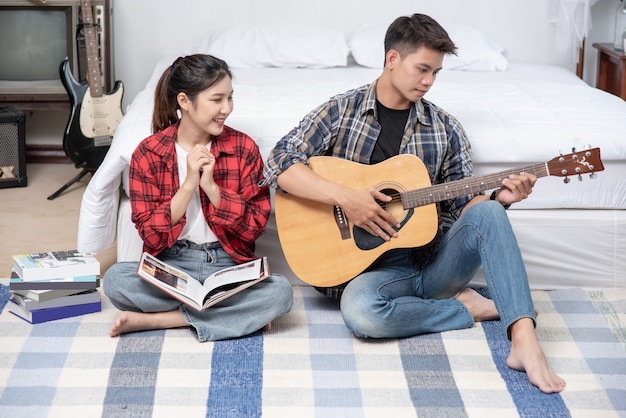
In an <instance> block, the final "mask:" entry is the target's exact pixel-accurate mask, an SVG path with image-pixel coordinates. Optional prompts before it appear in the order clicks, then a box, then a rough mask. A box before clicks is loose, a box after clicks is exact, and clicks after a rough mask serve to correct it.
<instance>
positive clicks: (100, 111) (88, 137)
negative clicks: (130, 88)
mask: <svg viewBox="0 0 626 418" xmlns="http://www.w3.org/2000/svg"><path fill="white" fill-rule="evenodd" d="M59 73H60V76H61V82H62V83H63V86H65V89H66V90H67V93H68V94H69V96H70V101H71V106H72V109H71V113H70V118H69V120H68V123H67V126H66V129H65V133H64V135H63V148H64V150H65V153H66V155H67V156H68V158H69V159H70V160H71V161H72V162H73V163H74V164H75V165H76V166H82V167H85V168H89V169H93V170H95V169H97V168H98V167H99V166H100V164H101V163H102V161H103V160H104V157H105V155H106V153H107V151H108V150H109V148H110V145H111V141H112V139H113V134H114V132H115V128H116V127H117V125H118V124H119V122H120V121H121V120H122V117H123V113H122V107H121V104H122V96H123V94H124V88H123V85H122V83H121V82H120V81H116V82H115V86H114V89H113V91H112V92H111V93H110V94H104V95H102V96H101V97H92V96H91V92H90V88H89V85H88V83H87V82H84V83H80V82H78V81H77V80H76V79H75V78H74V76H73V75H72V71H71V69H70V64H69V61H68V60H67V59H65V60H64V61H63V62H62V63H61V67H60V69H59Z"/></svg>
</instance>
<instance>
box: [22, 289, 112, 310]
mask: <svg viewBox="0 0 626 418" xmlns="http://www.w3.org/2000/svg"><path fill="white" fill-rule="evenodd" d="M11 300H13V301H14V302H15V303H17V304H18V305H20V306H21V307H22V308H24V309H26V310H27V311H36V310H39V309H49V308H58V307H60V306H72V305H82V304H85V303H94V302H100V300H101V299H100V292H98V291H97V290H87V291H85V292H81V293H76V294H74V295H69V296H61V297H59V298H55V299H50V300H46V301H43V302H40V301H36V300H33V299H29V298H25V297H24V296H22V295H20V294H18V293H13V296H12V297H11Z"/></svg>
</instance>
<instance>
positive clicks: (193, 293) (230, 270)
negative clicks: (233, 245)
mask: <svg viewBox="0 0 626 418" xmlns="http://www.w3.org/2000/svg"><path fill="white" fill-rule="evenodd" d="M137 274H138V275H139V277H141V278H142V279H143V280H145V281H147V282H148V283H150V284H152V285H154V286H156V287H158V288H159V289H161V290H163V291H164V292H166V293H168V294H169V295H170V296H172V297H174V298H176V299H178V300H180V301H181V302H183V303H185V304H187V305H189V306H191V307H192V308H194V309H196V310H198V311H201V310H203V309H206V308H208V307H209V306H212V305H215V304H216V303H218V302H221V301H222V300H224V299H226V298H228V297H230V296H232V295H234V294H236V293H239V292H241V291H242V290H244V289H247V288H248V287H250V286H252V285H254V284H256V283H258V282H260V281H261V280H263V279H265V278H267V277H269V275H270V271H269V266H268V264H267V257H263V258H257V259H256V260H252V261H249V262H247V263H244V264H238V265H236V266H232V267H227V268H225V269H222V270H219V271H216V272H215V273H213V274H211V275H210V276H209V277H207V278H206V280H205V281H204V284H202V283H200V282H199V281H197V280H196V279H194V278H193V277H191V276H189V275H188V274H187V273H185V272H184V271H182V270H178V269H176V268H174V267H172V266H170V265H169V264H166V263H164V262H163V261H161V260H159V259H158V258H156V257H154V256H152V255H150V254H148V253H146V252H144V253H143V254H142V256H141V259H140V260H139V268H138V269H137Z"/></svg>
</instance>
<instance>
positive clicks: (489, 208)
mask: <svg viewBox="0 0 626 418" xmlns="http://www.w3.org/2000/svg"><path fill="white" fill-rule="evenodd" d="M399 233H402V231H400V232H399ZM481 264H482V266H483V270H484V273H485V278H486V282H487V286H488V289H489V292H490V295H491V297H492V299H493V300H494V302H495V305H496V308H497V310H498V313H499V314H500V319H501V321H502V324H503V325H504V326H505V327H506V329H507V330H508V329H509V326H510V325H511V324H512V323H514V322H515V321H517V320H518V319H521V318H524V317H530V318H532V319H533V320H534V319H535V314H534V307H533V303H532V299H531V296H530V289H529V287H528V277H527V275H526V269H525V267H524V263H523V260H522V257H521V253H520V250H519V247H518V245H517V241H516V239H515V236H514V234H513V229H512V228H511V224H510V223H509V219H508V217H507V215H506V212H505V211H504V208H503V207H502V205H500V203H498V202H493V201H487V202H481V203H478V204H475V205H473V206H471V207H469V208H467V210H466V211H465V212H464V213H463V215H461V217H460V218H459V219H458V220H457V221H456V222H455V223H454V225H453V226H452V228H450V230H448V231H447V232H446V233H445V234H444V235H443V237H442V239H441V240H440V242H439V243H438V245H437V248H436V250H435V253H434V255H433V256H432V257H431V259H430V260H429V261H428V262H427V263H426V264H425V265H424V266H420V265H419V264H418V263H416V261H415V257H414V251H413V250H410V249H400V250H392V251H390V252H389V253H386V254H385V255H384V256H383V257H382V258H381V259H380V260H379V261H378V262H377V263H376V264H375V265H374V266H373V267H372V268H371V269H368V270H367V271H366V272H364V273H362V274H360V275H359V276H357V277H356V278H355V279H353V280H352V281H351V282H350V283H348V285H347V286H346V288H345V289H344V291H343V295H342V297H341V313H342V315H343V319H344V321H345V323H346V325H347V326H348V328H350V329H351V330H352V332H354V334H355V335H357V336H359V337H371V338H394V337H407V336H413V335H419V334H425V333H431V332H441V331H448V330H453V329H461V328H469V327H471V326H473V324H474V319H473V317H472V315H471V314H470V313H469V311H468V310H467V308H466V307H465V305H463V304H462V303H461V302H459V301H457V300H455V299H454V296H455V295H456V294H457V293H458V292H460V291H461V290H462V289H463V288H465V287H467V284H468V283H469V282H470V280H471V279H472V277H473V276H474V274H475V273H476V271H477V270H478V268H479V267H480V265H481Z"/></svg>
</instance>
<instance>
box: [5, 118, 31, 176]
mask: <svg viewBox="0 0 626 418" xmlns="http://www.w3.org/2000/svg"><path fill="white" fill-rule="evenodd" d="M24 120H25V118H24V113H23V112H22V111H20V110H18V109H16V108H15V107H13V106H4V107H1V106H0V188H4V187H18V186H26V183H27V180H26V139H25V133H24V130H25V126H24V125H25V122H24Z"/></svg>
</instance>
